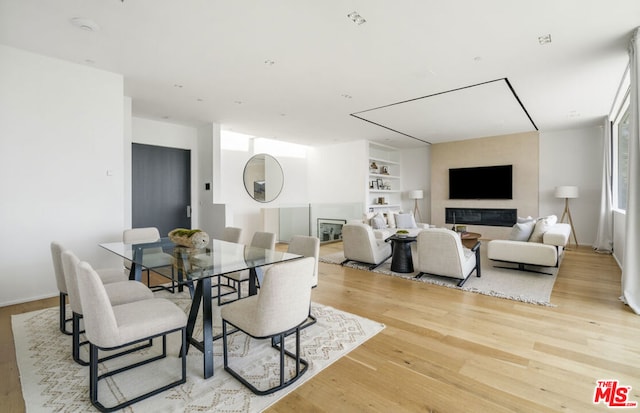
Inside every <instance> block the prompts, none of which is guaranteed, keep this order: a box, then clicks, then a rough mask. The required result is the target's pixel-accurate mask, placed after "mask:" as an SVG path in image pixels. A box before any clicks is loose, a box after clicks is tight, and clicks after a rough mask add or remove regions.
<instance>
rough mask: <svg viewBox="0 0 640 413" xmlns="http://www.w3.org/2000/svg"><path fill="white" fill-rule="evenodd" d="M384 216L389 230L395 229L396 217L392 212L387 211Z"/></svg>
mask: <svg viewBox="0 0 640 413" xmlns="http://www.w3.org/2000/svg"><path fill="white" fill-rule="evenodd" d="M384 215H385V216H386V217H387V225H388V226H389V228H395V227H396V225H397V224H396V215H395V214H394V213H393V212H392V211H387V212H385V214H384Z"/></svg>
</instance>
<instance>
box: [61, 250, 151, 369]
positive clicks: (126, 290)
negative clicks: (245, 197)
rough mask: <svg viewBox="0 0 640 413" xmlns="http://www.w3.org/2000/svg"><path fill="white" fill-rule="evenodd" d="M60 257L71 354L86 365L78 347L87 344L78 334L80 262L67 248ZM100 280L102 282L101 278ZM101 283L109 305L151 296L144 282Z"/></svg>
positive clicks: (79, 332)
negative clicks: (70, 324) (66, 296)
mask: <svg viewBox="0 0 640 413" xmlns="http://www.w3.org/2000/svg"><path fill="white" fill-rule="evenodd" d="M61 257H62V268H63V272H64V278H65V281H66V285H67V287H68V288H67V289H68V296H69V306H70V307H71V312H72V318H71V319H72V329H71V333H72V334H71V335H72V340H71V354H72V356H73V360H74V361H75V362H76V363H78V364H80V365H83V366H87V365H88V364H89V362H87V361H85V360H82V358H81V357H80V347H81V346H83V345H85V344H87V342H81V341H80V334H81V333H82V331H81V328H80V320H81V319H82V318H83V314H84V312H83V310H82V301H81V297H80V291H79V290H78V272H77V268H78V265H79V264H80V259H78V257H77V256H76V255H75V254H74V253H73V252H71V251H69V250H65V251H63V252H62V254H61ZM98 275H99V274H98ZM100 281H101V282H102V280H100ZM103 285H104V288H105V291H106V292H107V296H108V298H109V302H110V303H111V305H119V304H126V303H130V302H135V301H140V300H148V299H150V298H153V293H152V292H151V290H149V289H148V288H147V287H145V285H144V284H142V283H140V282H137V281H120V282H114V283H109V284H104V283H103ZM118 355H119V354H116V355H115V356H118Z"/></svg>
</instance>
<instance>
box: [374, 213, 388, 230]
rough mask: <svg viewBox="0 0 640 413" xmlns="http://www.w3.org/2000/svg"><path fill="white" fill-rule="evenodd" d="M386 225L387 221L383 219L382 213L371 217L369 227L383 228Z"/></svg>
mask: <svg viewBox="0 0 640 413" xmlns="http://www.w3.org/2000/svg"><path fill="white" fill-rule="evenodd" d="M386 227H387V221H386V220H385V219H384V217H383V216H382V214H376V215H375V216H374V217H373V218H371V228H373V229H384V228H386Z"/></svg>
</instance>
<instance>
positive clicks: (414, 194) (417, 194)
mask: <svg viewBox="0 0 640 413" xmlns="http://www.w3.org/2000/svg"><path fill="white" fill-rule="evenodd" d="M422 198H424V192H423V191H422V189H414V190H413V191H409V199H422Z"/></svg>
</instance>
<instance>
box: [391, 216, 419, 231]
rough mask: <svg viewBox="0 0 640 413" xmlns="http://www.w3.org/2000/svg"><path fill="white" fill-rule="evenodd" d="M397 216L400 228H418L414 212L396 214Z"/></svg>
mask: <svg viewBox="0 0 640 413" xmlns="http://www.w3.org/2000/svg"><path fill="white" fill-rule="evenodd" d="M395 218H396V228H398V229H408V228H418V226H417V225H416V220H415V218H414V217H413V214H396V216H395Z"/></svg>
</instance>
